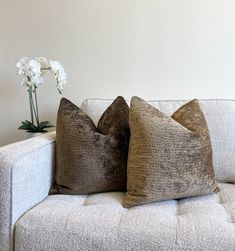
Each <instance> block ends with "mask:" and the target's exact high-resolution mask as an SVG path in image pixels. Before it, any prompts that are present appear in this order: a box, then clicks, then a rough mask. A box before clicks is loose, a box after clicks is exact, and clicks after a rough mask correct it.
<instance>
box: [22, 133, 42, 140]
mask: <svg viewBox="0 0 235 251" xmlns="http://www.w3.org/2000/svg"><path fill="white" fill-rule="evenodd" d="M42 134H43V132H25V133H24V139H30V138H33V137H37V136H40V135H42Z"/></svg>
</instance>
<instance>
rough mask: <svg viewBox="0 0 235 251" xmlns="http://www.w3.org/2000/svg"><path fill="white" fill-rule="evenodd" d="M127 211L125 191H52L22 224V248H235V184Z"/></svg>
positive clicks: (218, 250) (18, 250) (18, 249)
mask: <svg viewBox="0 0 235 251" xmlns="http://www.w3.org/2000/svg"><path fill="white" fill-rule="evenodd" d="M219 187H220V192H219V193H218V194H211V195H206V196H199V197H192V198H188V199H181V200H169V201H162V202H155V203H151V204H145V205H142V206H137V207H133V208H130V209H125V208H123V207H122V202H123V197H124V193H122V192H110V193H100V194H93V195H73V196H71V195H52V196H49V197H48V198H47V199H46V200H45V201H43V202H42V203H40V204H39V205H37V206H36V207H34V208H33V209H31V210H30V211H28V212H27V213H26V214H25V215H23V216H22V218H21V219H20V220H19V221H18V222H17V224H16V230H15V248H16V251H29V250H35V251H37V250H44V251H48V250H55V251H56V250H80V251H83V250H84V251H87V250H91V251H93V250H100V251H102V250H112V251H116V250H117V251H126V250H136V251H140V250H141V251H142V250H148V251H152V250H162V251H164V250H165V251H168V250H174V251H175V250H181V251H182V250H207V251H223V250H224V251H225V250H226V251H227V250H235V185H233V184H219Z"/></svg>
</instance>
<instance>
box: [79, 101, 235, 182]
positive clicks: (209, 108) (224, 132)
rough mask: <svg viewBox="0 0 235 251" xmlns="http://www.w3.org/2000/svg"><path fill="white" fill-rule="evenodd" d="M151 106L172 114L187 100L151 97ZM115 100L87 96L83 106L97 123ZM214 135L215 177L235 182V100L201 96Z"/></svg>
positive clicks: (201, 105) (212, 141)
mask: <svg viewBox="0 0 235 251" xmlns="http://www.w3.org/2000/svg"><path fill="white" fill-rule="evenodd" d="M148 102H149V103H150V104H151V105H152V106H154V107H156V108H157V109H159V110H160V111H161V112H163V113H164V114H166V115H168V116H171V115H172V113H173V112H174V111H176V110H177V109H178V108H179V107H180V106H182V105H184V104H185V103H186V102H188V101H187V100H150V101H148ZM111 103H112V100H109V99H86V100H84V102H83V103H82V105H81V108H82V110H83V111H84V112H86V113H87V114H88V115H89V116H90V117H91V118H92V120H93V121H94V123H95V124H97V123H98V120H99V118H100V116H101V114H102V113H103V112H104V110H105V109H106V108H107V107H108V106H109V105H110V104H111ZM199 104H200V107H201V109H202V111H203V113H204V115H205V118H206V121H207V124H208V128H209V131H210V136H211V143H212V149H213V164H214V170H215V176H216V179H217V180H219V181H221V182H231V183H234V184H235V168H234V163H235V154H234V153H235V140H234V139H235V116H234V114H235V100H231V99H200V100H199Z"/></svg>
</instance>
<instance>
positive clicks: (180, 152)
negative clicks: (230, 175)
mask: <svg viewBox="0 0 235 251" xmlns="http://www.w3.org/2000/svg"><path fill="white" fill-rule="evenodd" d="M129 123H130V130H131V138H130V145H129V156H128V167H127V194H126V196H125V198H124V207H132V206H136V205H140V204H144V203H147V202H154V201H161V200H168V199H179V198H185V197H191V196H198V195H205V194H210V193H213V192H216V191H218V190H219V189H218V186H217V183H216V181H215V177H214V169H213V164H212V147H211V141H210V135H209V131H208V127H207V122H206V120H205V117H204V115H203V113H202V111H201V109H200V106H199V103H198V101H197V100H192V101H191V102H189V103H187V104H185V105H183V106H182V107H181V108H179V109H178V110H177V111H176V112H175V113H174V114H173V115H172V116H171V117H168V116H166V115H165V114H163V113H162V112H160V111H159V110H158V109H156V108H154V107H153V106H151V105H149V104H148V103H147V102H145V101H144V100H142V99H140V98H138V97H133V98H132V100H131V106H130V121H129Z"/></svg>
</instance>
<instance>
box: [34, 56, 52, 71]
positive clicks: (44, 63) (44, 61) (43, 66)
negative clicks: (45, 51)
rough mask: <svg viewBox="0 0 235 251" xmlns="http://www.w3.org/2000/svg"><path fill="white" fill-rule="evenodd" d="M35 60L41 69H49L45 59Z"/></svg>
mask: <svg viewBox="0 0 235 251" xmlns="http://www.w3.org/2000/svg"><path fill="white" fill-rule="evenodd" d="M35 60H36V61H37V62H38V63H39V64H40V65H41V68H48V67H49V63H48V61H47V59H46V58H44V57H39V58H36V59H35Z"/></svg>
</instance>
